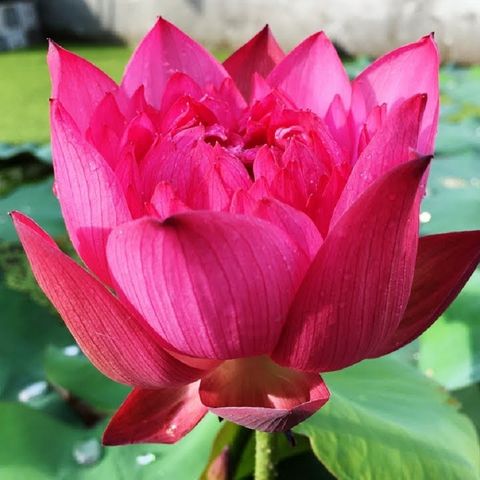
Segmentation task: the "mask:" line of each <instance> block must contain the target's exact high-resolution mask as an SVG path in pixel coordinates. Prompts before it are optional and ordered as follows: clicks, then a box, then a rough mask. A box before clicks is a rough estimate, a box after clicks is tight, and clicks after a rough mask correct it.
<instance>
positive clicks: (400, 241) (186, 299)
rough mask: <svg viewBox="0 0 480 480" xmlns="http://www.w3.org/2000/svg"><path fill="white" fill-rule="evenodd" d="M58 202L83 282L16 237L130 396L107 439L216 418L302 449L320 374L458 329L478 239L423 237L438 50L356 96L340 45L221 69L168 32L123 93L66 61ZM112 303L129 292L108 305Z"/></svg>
mask: <svg viewBox="0 0 480 480" xmlns="http://www.w3.org/2000/svg"><path fill="white" fill-rule="evenodd" d="M48 60H49V65H50V70H51V74H52V80H53V94H52V97H53V99H52V103H51V122H52V145H53V159H54V167H55V185H56V188H55V191H56V192H57V195H58V198H59V201H60V204H61V207H62V212H63V215H64V218H65V223H66V225H67V229H68V232H69V235H70V238H71V240H72V242H73V244H74V246H75V248H76V250H77V252H78V254H79V255H80V257H81V258H82V260H83V262H84V263H85V265H86V267H87V269H84V268H82V267H80V266H79V265H77V264H76V263H75V262H73V261H72V260H71V259H70V258H68V257H67V256H66V255H65V254H64V253H62V252H61V251H60V250H59V249H58V247H57V246H56V245H55V243H54V242H53V240H51V239H50V238H49V237H48V235H47V234H46V233H45V232H43V231H42V230H41V229H40V228H39V227H38V226H37V225H35V224H34V223H33V222H32V221H31V220H30V219H28V218H27V217H25V216H24V215H22V214H20V213H14V214H13V219H14V222H15V226H16V228H17V231H18V234H19V236H20V239H21V241H22V243H23V246H24V248H25V250H26V252H27V255H28V258H29V260H30V263H31V265H32V269H33V272H34V274H35V276H36V278H37V280H38V282H39V284H40V285H41V287H42V288H43V290H44V291H45V293H46V294H47V296H48V297H49V298H50V299H51V301H52V302H53V304H54V305H55V306H56V307H57V309H58V311H59V312H60V314H61V315H62V317H63V318H64V320H65V322H66V324H67V326H68V328H69V329H70V330H71V332H72V333H73V335H74V336H75V338H76V340H77V342H78V343H79V345H80V346H81V348H82V349H83V351H84V352H85V354H86V355H87V356H88V357H89V358H90V360H91V361H92V362H93V363H94V364H95V365H96V366H97V367H98V368H99V369H100V370H101V371H102V372H103V373H104V374H106V375H107V376H109V377H110V378H112V379H114V380H116V381H118V382H123V383H126V384H128V385H132V386H133V387H134V390H133V392H132V393H131V394H130V396H129V397H128V398H127V399H126V401H125V403H124V404H123V405H122V407H121V408H120V410H119V411H118V412H117V414H116V415H115V416H114V417H113V420H112V421H111V423H110V425H109V427H108V428H107V431H106V433H105V442H106V443H108V444H121V443H130V442H174V441H176V440H178V439H179V438H181V437H182V436H183V435H185V434H186V433H187V432H188V431H189V430H190V429H191V428H193V427H194V426H195V424H196V423H197V422H198V421H199V420H200V419H201V418H202V417H203V415H204V414H205V412H207V410H210V411H211V412H214V413H216V414H217V415H219V416H221V417H225V418H227V419H229V420H232V421H234V422H236V423H239V424H241V425H244V426H247V427H250V428H256V429H259V430H265V431H279V430H287V429H289V428H291V427H292V426H294V425H295V424H297V423H298V422H301V421H302V420H304V419H305V418H307V417H308V416H310V415H311V414H312V413H314V412H315V411H316V410H318V409H319V408H320V407H321V406H322V405H323V404H324V403H325V402H326V401H327V400H328V396H329V393H328V390H327V387H326V386H325V384H324V383H323V381H322V379H321V377H320V376H319V372H327V371H331V370H337V369H340V368H344V367H347V366H349V365H352V364H353V363H355V362H358V361H360V360H362V359H365V358H369V357H376V356H379V355H383V354H385V353H388V352H391V351H393V350H395V349H397V348H399V347H401V346H402V345H404V344H406V343H408V342H409V341H411V340H412V339H414V338H415V337H417V336H418V335H419V334H420V333H422V332H423V331H424V330H425V329H426V328H428V326H429V325H431V324H432V322H433V321H434V320H435V319H436V318H437V317H438V316H439V315H440V314H441V313H442V312H443V311H444V310H445V308H446V307H447V306H448V305H449V304H450V302H451V301H452V300H453V298H454V297H455V296H456V295H457V293H458V292H459V290H460V289H461V288H462V286H463V284H464V283H465V282H466V280H467V279H468V277H469V276H470V274H471V273H472V271H473V269H474V268H475V266H476V265H477V264H478V262H479V258H480V231H473V232H458V233H450V234H443V235H434V236H430V237H423V238H420V239H419V237H418V218H419V204H420V201H421V199H422V196H423V193H424V189H425V182H426V176H427V170H428V164H429V157H428V156H429V155H430V154H431V153H432V152H433V144H434V137H435V132H436V128H437V119H438V55H437V49H436V46H435V43H434V41H433V38H432V37H431V36H427V37H425V38H422V39H421V40H419V41H418V42H416V43H412V44H410V45H406V46H404V47H402V48H399V49H398V50H395V51H393V52H391V53H389V54H387V55H386V56H384V57H382V58H381V59H379V60H377V61H376V62H374V63H373V64H372V65H371V66H370V67H368V68H367V69H366V70H365V71H364V72H363V73H361V74H360V75H359V76H358V77H357V78H356V79H355V80H354V81H353V82H350V81H349V79H348V77H347V74H346V72H345V70H344V68H343V66H342V64H341V62H340V60H339V58H338V56H337V53H336V52H335V49H334V48H333V46H332V44H331V43H330V41H329V40H328V38H327V37H326V36H325V34H323V33H319V34H316V35H313V36H311V37H309V38H308V39H306V40H305V41H304V42H303V43H301V44H300V45H299V46H298V47H297V48H295V49H294V50H293V51H292V52H291V53H289V54H288V55H286V56H285V54H284V53H283V52H282V50H281V49H280V47H279V46H278V44H277V43H276V41H275V39H274V38H273V36H272V34H271V33H270V31H269V30H268V28H265V29H264V30H262V31H261V32H260V33H259V34H258V35H257V36H256V37H254V38H253V39H252V40H251V41H250V42H248V43H247V44H246V45H245V46H243V47H242V48H240V50H238V51H237V52H235V53H234V54H233V55H232V56H231V57H230V58H229V59H228V60H227V61H226V62H225V63H224V64H223V65H221V64H219V63H218V62H217V61H216V60H215V59H214V58H213V57H212V56H211V55H210V54H209V53H207V52H206V51H205V50H204V49H203V48H202V47H201V46H199V45H198V44H197V43H195V42H194V41H193V40H192V39H190V38H188V37H187V36H186V35H185V34H183V33H182V32H180V31H179V30H178V29H177V28H175V27H174V26H173V25H171V24H169V23H168V22H166V21H165V20H159V21H158V23H157V24H156V25H155V26H154V28H153V29H152V30H151V31H150V33H149V34H148V35H147V36H146V37H145V39H144V40H143V42H142V43H141V44H140V46H139V47H138V49H137V51H136V52H135V53H134V55H133V57H132V60H131V61H130V63H129V64H128V66H127V69H126V72H125V75H124V78H123V80H122V82H121V84H120V86H117V85H116V84H115V83H114V82H113V81H112V80H111V79H110V78H108V77H107V76H106V75H105V74H104V73H102V72H101V71H100V70H98V69H97V68H96V67H94V66H93V65H91V64H89V63H88V62H86V61H85V60H83V59H81V58H79V57H77V56H76V55H74V54H72V53H70V52H67V51H65V50H63V49H62V48H60V47H58V46H56V45H55V44H52V45H51V47H50V52H49V56H48ZM112 292H115V293H112Z"/></svg>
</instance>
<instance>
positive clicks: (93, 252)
mask: <svg viewBox="0 0 480 480" xmlns="http://www.w3.org/2000/svg"><path fill="white" fill-rule="evenodd" d="M51 123H52V150H53V166H54V170H55V185H56V191H57V194H58V199H59V201H60V205H61V207H62V213H63V217H64V219H65V223H66V225H67V229H68V233H69V235H70V239H71V240H72V243H73V245H74V246H75V248H76V250H77V252H78V253H79V255H80V256H81V257H82V260H83V261H84V262H85V263H86V264H87V266H88V267H89V268H90V269H91V270H92V271H93V272H94V273H96V274H97V275H98V276H99V277H100V278H101V279H102V280H103V281H105V282H107V283H108V282H109V279H110V275H109V272H108V265H107V261H106V256H105V245H106V241H107V238H108V235H109V233H110V230H111V229H112V228H113V227H115V226H117V225H119V224H121V223H123V222H127V221H129V220H130V219H131V215H130V212H129V210H128V207H127V203H126V200H125V197H124V195H123V192H122V191H121V188H120V185H119V184H118V183H117V179H116V178H115V175H114V173H113V171H112V170H111V168H110V166H109V165H108V164H107V162H106V161H105V160H104V159H103V158H102V157H101V156H100V155H99V153H98V152H97V151H96V150H95V148H93V147H92V145H90V144H89V143H88V142H86V141H85V140H84V139H83V138H82V137H81V135H80V132H79V131H78V129H77V128H76V126H75V124H74V122H73V120H72V118H71V117H70V115H69V114H68V113H67V112H66V111H65V109H64V108H63V106H62V105H61V104H59V103H58V102H57V101H53V102H52V104H51Z"/></svg>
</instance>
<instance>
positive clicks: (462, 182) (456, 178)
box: [420, 152, 480, 235]
mask: <svg viewBox="0 0 480 480" xmlns="http://www.w3.org/2000/svg"><path fill="white" fill-rule="evenodd" d="M479 171H480V152H479V153H478V154H475V155H472V154H461V155H460V154H459V155H456V156H453V157H448V158H444V157H439V158H436V159H435V160H434V161H433V162H432V168H431V172H430V178H429V181H428V186H427V196H426V197H425V199H424V200H423V203H422V215H421V217H420V219H421V221H422V225H421V227H422V233H423V234H424V235H426V234H432V233H441V232H448V231H452V230H474V229H478V228H480V223H479V219H480V175H479V173H478V172H479Z"/></svg>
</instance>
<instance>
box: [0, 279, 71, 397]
mask: <svg viewBox="0 0 480 480" xmlns="http://www.w3.org/2000/svg"><path fill="white" fill-rule="evenodd" d="M0 305H1V306H2V313H1V315H0V331H1V334H0V398H8V399H11V398H16V397H17V396H18V394H19V392H21V391H22V390H23V389H25V388H28V387H29V386H31V385H32V384H35V383H37V382H42V381H44V372H43V367H42V359H43V354H44V352H45V349H46V347H47V346H48V345H49V344H53V345H59V346H66V345H69V344H71V343H73V340H72V338H71V336H70V334H69V333H68V331H67V330H66V328H65V327H64V325H63V323H62V321H61V320H60V318H59V317H58V316H57V315H55V314H54V313H53V312H52V311H51V310H49V309H48V308H46V307H43V306H41V305H39V304H38V303H37V302H34V301H33V300H32V299H31V298H30V297H29V296H28V295H26V294H24V293H20V292H17V291H14V290H11V289H9V288H7V287H6V286H5V284H4V281H3V279H2V273H1V272H0ZM2 379H3V385H2V382H1V380H2ZM2 387H3V388H2ZM38 388H40V387H38Z"/></svg>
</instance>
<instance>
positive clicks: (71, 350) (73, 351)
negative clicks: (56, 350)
mask: <svg viewBox="0 0 480 480" xmlns="http://www.w3.org/2000/svg"><path fill="white" fill-rule="evenodd" d="M63 354H64V355H65V356H66V357H76V356H77V355H80V349H79V348H78V346H77V345H69V346H68V347H65V348H64V349H63Z"/></svg>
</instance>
